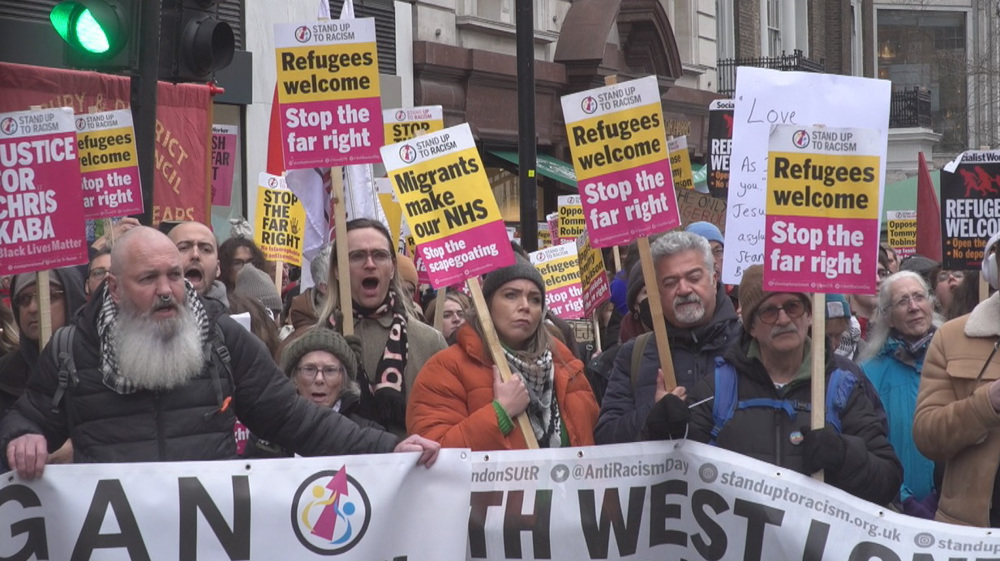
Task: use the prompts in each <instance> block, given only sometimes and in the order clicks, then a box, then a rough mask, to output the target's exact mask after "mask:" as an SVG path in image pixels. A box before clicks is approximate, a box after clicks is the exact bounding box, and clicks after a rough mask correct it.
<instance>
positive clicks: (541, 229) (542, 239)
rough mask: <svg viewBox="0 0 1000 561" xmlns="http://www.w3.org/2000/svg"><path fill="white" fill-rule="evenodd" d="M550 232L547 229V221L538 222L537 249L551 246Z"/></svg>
mask: <svg viewBox="0 0 1000 561" xmlns="http://www.w3.org/2000/svg"><path fill="white" fill-rule="evenodd" d="M552 245H553V244H552V232H550V231H549V223H548V222H539V223H538V249H545V248H546V247H552Z"/></svg>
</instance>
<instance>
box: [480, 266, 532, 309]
mask: <svg viewBox="0 0 1000 561" xmlns="http://www.w3.org/2000/svg"><path fill="white" fill-rule="evenodd" d="M517 279H525V280H529V281H531V282H533V283H535V285H537V286H538V290H539V291H541V293H542V297H543V298H544V297H545V281H544V280H542V274H541V273H539V272H538V269H536V268H535V266H534V265H532V264H531V263H529V262H528V260H527V259H525V258H524V257H521V256H520V255H515V256H514V264H513V265H510V266H509V267H504V268H502V269H497V270H495V271H490V272H489V273H486V279H485V280H483V297H484V298H485V299H486V301H487V302H489V301H490V297H491V296H493V293H494V292H496V291H497V289H498V288H500V287H501V286H503V285H505V284H507V283H508V282H510V281H512V280H517Z"/></svg>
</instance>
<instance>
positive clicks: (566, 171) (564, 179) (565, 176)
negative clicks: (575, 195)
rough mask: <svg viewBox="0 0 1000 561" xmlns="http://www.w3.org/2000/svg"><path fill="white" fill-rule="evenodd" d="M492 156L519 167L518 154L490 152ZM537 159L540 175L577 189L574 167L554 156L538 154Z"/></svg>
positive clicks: (499, 151) (502, 151)
mask: <svg viewBox="0 0 1000 561" xmlns="http://www.w3.org/2000/svg"><path fill="white" fill-rule="evenodd" d="M490 154H493V155H494V156H496V157H498V158H502V159H504V160H507V161H508V162H511V163H512V164H515V165H517V152H508V151H505V150H490ZM536 158H537V162H538V173H540V174H542V175H544V176H545V177H548V178H549V179H555V180H556V181H559V182H560V183H565V184H566V185H569V186H570V187H572V188H574V189H576V188H577V187H576V172H575V171H573V166H571V165H569V164H567V163H566V162H563V161H562V160H557V159H555V158H553V157H552V156H546V155H545V154H538V155H537V157H536Z"/></svg>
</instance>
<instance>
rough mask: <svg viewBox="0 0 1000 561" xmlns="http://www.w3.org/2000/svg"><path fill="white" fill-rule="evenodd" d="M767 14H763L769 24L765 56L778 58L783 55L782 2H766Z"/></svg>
mask: <svg viewBox="0 0 1000 561" xmlns="http://www.w3.org/2000/svg"><path fill="white" fill-rule="evenodd" d="M765 4H766V13H765V14H763V15H764V18H765V22H766V24H767V36H766V37H763V39H764V50H765V52H764V55H766V56H777V55H780V54H781V0H766V1H765Z"/></svg>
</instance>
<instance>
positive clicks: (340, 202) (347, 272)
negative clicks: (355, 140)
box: [330, 166, 354, 335]
mask: <svg viewBox="0 0 1000 561" xmlns="http://www.w3.org/2000/svg"><path fill="white" fill-rule="evenodd" d="M330 184H331V185H330V186H331V188H332V191H333V216H334V218H333V220H334V224H335V226H334V227H335V228H336V230H337V239H336V244H337V286H338V287H339V288H340V293H339V294H338V295H337V298H338V300H339V302H340V313H341V315H342V316H343V317H342V318H341V320H340V322H341V323H342V324H343V325H341V326H340V327H341V329H342V330H343V333H344V335H354V304H353V301H352V300H351V269H350V259H348V256H347V207H346V206H345V203H346V200H345V199H344V168H342V167H339V166H338V167H335V168H333V169H331V170H330Z"/></svg>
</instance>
